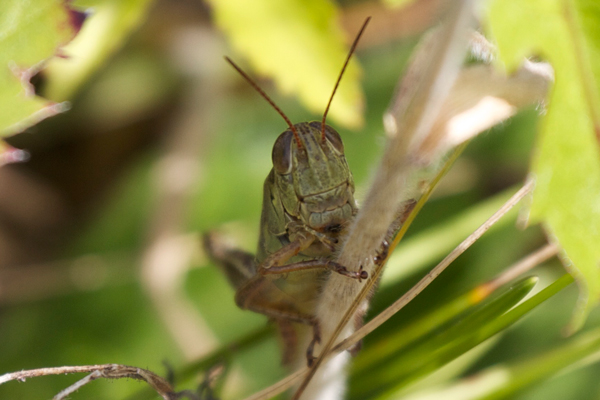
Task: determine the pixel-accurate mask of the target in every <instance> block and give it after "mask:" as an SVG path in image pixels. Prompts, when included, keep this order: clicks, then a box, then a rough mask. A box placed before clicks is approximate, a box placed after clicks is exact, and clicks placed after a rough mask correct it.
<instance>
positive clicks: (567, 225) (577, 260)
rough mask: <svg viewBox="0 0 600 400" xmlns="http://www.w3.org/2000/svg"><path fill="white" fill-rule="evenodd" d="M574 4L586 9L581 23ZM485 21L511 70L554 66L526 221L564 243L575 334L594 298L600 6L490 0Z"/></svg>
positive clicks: (598, 249)
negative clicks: (529, 62)
mask: <svg viewBox="0 0 600 400" xmlns="http://www.w3.org/2000/svg"><path fill="white" fill-rule="evenodd" d="M578 8H579V9H580V10H585V12H586V14H585V18H584V19H583V21H585V23H583V24H581V23H580V22H579V14H578ZM582 15H583V14H582ZM488 19H489V21H488V22H489V26H490V29H491V32H492V33H493V35H494V37H495V39H496V41H497V43H498V47H499V51H500V56H501V58H502V60H503V61H504V62H505V63H506V65H507V66H508V68H509V69H514V68H516V67H517V66H518V65H519V64H520V63H521V62H522V60H523V57H526V56H531V55H539V56H542V57H543V58H545V59H547V60H548V61H549V62H550V63H551V64H552V66H553V67H554V70H555V75H556V83H555V85H554V89H553V91H552V94H551V96H550V104H549V106H548V112H547V114H546V115H545V116H544V117H543V119H542V121H541V124H540V132H539V137H538V143H537V148H536V153H535V157H534V160H533V163H532V173H533V174H534V175H535V177H536V188H535V193H534V199H533V202H532V207H531V220H532V222H543V223H544V226H545V227H546V230H547V232H548V234H549V237H550V239H551V240H552V241H558V243H559V244H560V245H561V246H562V248H563V249H564V252H563V253H562V257H561V258H562V260H563V263H564V264H565V266H566V268H567V270H568V271H569V273H571V274H572V275H573V277H574V278H575V279H576V281H577V283H578V285H579V288H580V301H579V302H578V305H577V309H576V311H575V314H574V316H573V319H572V321H571V323H570V327H569V329H570V331H571V332H573V331H575V330H577V329H579V328H580V327H581V326H582V325H583V323H584V321H585V318H586V316H587V315H588V313H589V312H590V310H591V309H592V308H593V307H594V306H596V305H597V304H598V301H599V300H600V268H599V266H600V264H599V262H600V246H598V243H600V208H599V207H598V204H600V152H599V150H600V147H599V143H598V136H597V135H598V133H600V117H599V116H600V109H599V107H598V104H600V102H599V101H598V81H595V78H596V79H598V78H600V62H599V61H600V56H599V55H598V47H597V46H598V43H599V39H600V31H599V29H598V26H600V7H599V6H598V4H597V2H592V1H589V0H580V1H578V2H577V3H575V2H574V1H571V0H526V1H525V0H502V1H498V0H495V1H493V2H492V4H491V7H490V9H489V15H488ZM592 45H595V46H596V47H595V48H594V47H592ZM590 54H591V55H590Z"/></svg>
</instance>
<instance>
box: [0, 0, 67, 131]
mask: <svg viewBox="0 0 600 400" xmlns="http://www.w3.org/2000/svg"><path fill="white" fill-rule="evenodd" d="M65 4H66V2H64V1H60V0H27V1H26V0H3V1H1V2H0V136H9V135H12V134H15V133H18V132H20V131H22V130H24V129H25V128H27V127H29V126H31V125H34V124H35V123H37V122H38V121H40V120H42V119H44V118H47V117H49V116H52V115H54V114H56V113H59V112H61V111H64V109H65V107H64V106H62V105H59V104H55V103H53V102H50V101H48V100H45V99H43V98H41V97H38V96H36V95H35V94H34V93H33V89H32V88H31V85H30V83H29V79H30V78H31V76H33V75H34V74H35V73H36V72H37V71H38V70H39V68H40V67H41V66H42V64H43V62H44V61H45V60H47V59H49V58H51V57H53V56H54V55H56V53H57V51H58V48H59V47H61V46H62V45H64V44H65V43H67V42H68V41H69V40H71V38H72V37H73V35H74V34H75V28H74V27H73V24H72V20H71V15H70V13H69V10H68V9H67V7H66V6H65Z"/></svg>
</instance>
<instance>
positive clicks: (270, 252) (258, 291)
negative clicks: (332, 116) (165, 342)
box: [204, 19, 368, 365]
mask: <svg viewBox="0 0 600 400" xmlns="http://www.w3.org/2000/svg"><path fill="white" fill-rule="evenodd" d="M367 23H368V19H367V20H366V21H365V23H364V24H363V26H362V28H361V30H360V32H359V33H358V35H357V37H356V39H355V40H354V43H353V44H352V47H351V50H350V52H349V54H348V57H347V59H346V62H345V63H344V66H343V68H342V71H341V73H340V75H339V77H338V79H337V82H336V84H335V87H334V90H333V93H332V95H331V97H330V99H329V103H328V104H327V107H326V109H325V112H324V114H323V119H322V121H321V122H302V123H299V124H295V125H293V124H292V123H291V122H290V120H289V119H288V117H287V116H286V115H285V114H284V113H283V112H282V111H281V110H280V109H279V107H277V105H275V103H274V102H273V101H272V100H271V99H270V98H269V97H268V96H267V95H266V94H265V93H264V92H263V91H262V89H261V88H260V87H259V86H258V85H257V84H256V83H255V82H254V81H253V80H252V79H251V78H250V77H249V76H248V75H246V74H245V73H244V72H243V71H242V70H241V69H240V68H239V67H238V66H237V65H236V64H235V63H234V62H233V61H231V60H230V59H229V58H227V57H226V60H227V61H228V62H229V63H230V64H231V65H232V66H233V67H234V68H235V69H236V70H237V71H238V72H239V73H240V74H241V75H242V76H243V77H244V78H245V79H246V80H247V81H248V82H249V83H250V85H252V86H253V87H254V88H255V89H256V90H257V91H258V92H259V93H260V94H261V95H262V96H263V97H264V98H265V99H266V100H267V101H268V102H269V103H270V104H271V106H272V107H273V108H274V109H275V110H276V111H277V112H278V113H279V114H280V115H281V116H282V117H283V119H284V120H285V121H286V123H287V125H288V127H289V129H287V130H286V131H284V132H283V133H282V134H281V135H279V137H278V138H277V140H276V141H275V144H274V146H273V153H272V159H273V169H272V170H271V172H270V173H269V175H268V176H267V179H266V181H265V184H264V192H263V205H262V215H261V224H260V238H259V242H258V252H257V254H256V257H255V256H253V255H252V254H249V253H247V252H244V251H240V250H237V249H234V248H232V247H230V246H228V245H226V244H225V243H224V242H223V241H222V240H221V239H220V238H219V236H218V235H216V234H214V233H210V234H207V235H205V237H204V246H205V249H206V251H207V253H208V255H209V257H210V258H211V259H212V260H213V261H214V262H215V263H216V264H217V265H218V266H219V267H220V268H221V269H222V270H223V271H224V272H225V274H226V276H227V278H228V279H229V281H230V283H231V284H232V285H233V286H234V287H235V288H236V296H235V300H236V303H237V305H238V306H239V307H240V308H242V309H248V310H251V311H254V312H257V313H261V314H264V315H266V316H268V317H270V318H271V319H273V320H274V321H275V322H276V323H277V324H278V326H279V328H280V330H281V333H282V337H283V339H284V343H285V345H286V351H285V352H284V362H285V361H286V360H289V359H290V358H291V357H292V356H293V354H294V353H295V343H296V340H297V338H296V334H295V330H294V328H293V323H300V324H306V325H309V326H312V329H313V333H312V335H313V337H312V341H311V342H310V344H309V346H308V349H307V352H306V357H307V359H308V364H309V365H310V364H311V362H312V361H313V359H314V357H313V356H312V353H313V348H314V346H315V345H316V344H317V343H319V342H320V335H319V322H318V321H317V320H316V317H315V308H316V305H317V301H318V298H319V294H320V291H321V288H322V286H323V283H324V282H325V280H326V279H327V277H328V275H329V274H331V273H338V274H341V275H344V276H347V277H349V278H351V279H356V280H357V281H359V282H361V281H362V280H363V279H366V278H368V274H367V272H366V271H363V270H362V268H361V269H360V270H359V271H348V270H347V269H346V268H345V267H344V266H342V265H340V264H338V263H336V262H334V261H333V258H334V255H335V252H336V248H337V245H338V242H339V241H340V239H341V238H342V237H343V236H344V234H345V227H346V226H347V225H348V222H349V221H350V220H351V219H352V218H353V217H354V216H355V215H356V213H357V211H358V208H357V204H356V201H355V200H354V181H353V179H352V173H351V172H350V169H349V168H348V164H347V163H346V158H345V156H344V145H343V143H342V139H341V137H340V135H339V134H338V133H337V132H336V131H335V130H334V129H333V128H332V127H330V126H329V125H326V124H325V119H326V116H327V111H328V110H329V106H330V105H331V101H332V99H333V96H334V94H335V92H336V90H337V87H338V85H339V82H340V80H341V77H342V75H343V73H344V70H345V69H346V66H347V65H348V61H349V60H350V57H351V56H352V53H353V52H354V50H355V48H356V45H357V43H358V40H359V39H360V36H361V35H362V33H363V31H364V29H365V27H366V25H367Z"/></svg>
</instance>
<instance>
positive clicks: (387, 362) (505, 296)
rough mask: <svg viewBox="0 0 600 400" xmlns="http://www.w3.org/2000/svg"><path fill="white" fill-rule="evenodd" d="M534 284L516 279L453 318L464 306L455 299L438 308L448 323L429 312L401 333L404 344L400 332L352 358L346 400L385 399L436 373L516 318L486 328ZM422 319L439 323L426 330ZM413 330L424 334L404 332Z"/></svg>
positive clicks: (534, 282)
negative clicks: (350, 398) (352, 367)
mask: <svg viewBox="0 0 600 400" xmlns="http://www.w3.org/2000/svg"><path fill="white" fill-rule="evenodd" d="M536 283H537V278H535V277H529V278H525V279H522V280H520V281H518V282H516V283H514V284H512V285H511V286H510V287H509V288H507V289H505V290H504V291H500V292H499V293H498V294H495V295H494V296H492V297H491V298H490V299H487V300H486V301H484V302H482V303H476V304H473V305H472V306H471V307H470V308H469V309H467V310H466V311H463V312H462V313H460V314H456V312H457V311H461V308H462V307H460V304H461V303H463V304H464V301H465V300H467V301H469V299H465V298H459V299H457V300H456V301H454V302H452V303H456V305H453V306H452V307H451V308H447V309H446V308H444V311H445V312H446V313H448V314H450V315H449V317H450V318H452V320H450V321H449V322H446V321H447V319H444V318H440V315H439V314H438V313H436V312H433V313H431V314H430V315H429V316H427V317H425V318H423V320H421V321H418V322H417V327H416V328H415V327H410V326H409V327H408V328H407V330H408V332H409V334H408V335H406V337H407V338H408V340H406V338H405V337H404V334H403V333H404V332H403V331H399V332H397V334H394V335H391V336H390V337H387V338H386V339H385V341H386V343H387V345H383V346H377V347H374V348H373V349H370V350H369V352H368V353H367V355H366V356H365V357H363V356H359V357H358V358H357V360H356V364H355V369H354V371H353V378H352V379H351V380H350V382H351V388H352V390H351V394H352V398H366V397H368V398H372V397H373V396H375V395H377V396H380V395H382V394H384V393H387V394H388V395H385V394H384V395H383V397H382V398H388V397H389V394H391V393H396V392H397V390H398V389H399V388H401V387H405V386H406V385H408V384H409V383H412V382H414V381H415V380H417V379H419V378H421V377H424V376H426V375H428V374H430V373H432V372H434V371H436V370H437V369H439V368H440V367H441V366H443V365H445V364H446V363H448V362H450V361H451V360H453V359H455V358H457V357H459V356H460V355H462V354H464V353H466V352H467V351H468V350H470V349H472V348H474V347H475V346H477V345H478V344H480V343H482V342H483V341H484V340H486V339H488V338H490V337H492V336H493V335H494V334H496V333H498V332H499V331H500V330H502V329H504V328H506V327H507V326H509V325H511V324H512V323H514V322H516V321H517V320H518V318H520V317H517V318H514V319H512V320H511V321H510V323H507V324H504V325H502V326H501V327H500V326H495V328H496V329H493V330H490V329H487V327H488V325H489V323H490V321H494V320H495V319H497V318H498V317H499V316H501V315H502V314H504V313H505V312H506V311H507V310H509V309H510V308H511V307H513V306H514V305H515V304H517V303H518V302H519V301H520V300H522V299H523V298H524V297H525V296H526V295H527V293H529V292H530V291H531V289H533V287H534V286H535V284H536ZM428 318H432V319H433V321H438V322H439V324H438V325H435V326H433V325H431V324H430V323H428V321H427V319H428ZM418 326H423V327H426V328H428V329H429V331H428V332H425V331H422V332H420V333H421V336H420V337H416V336H415V335H411V334H410V333H411V332H410V331H411V330H414V329H417V330H418ZM376 349H379V350H380V351H376ZM373 353H375V354H376V357H374V354H373ZM362 360H366V361H362Z"/></svg>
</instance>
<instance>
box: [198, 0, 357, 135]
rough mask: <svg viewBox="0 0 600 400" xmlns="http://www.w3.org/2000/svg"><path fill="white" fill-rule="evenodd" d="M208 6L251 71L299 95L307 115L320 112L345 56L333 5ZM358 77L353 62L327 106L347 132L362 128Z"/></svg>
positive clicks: (232, 2) (316, 0) (231, 1)
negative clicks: (347, 128) (307, 110)
mask: <svg viewBox="0 0 600 400" xmlns="http://www.w3.org/2000/svg"><path fill="white" fill-rule="evenodd" d="M209 3H210V4H211V6H212V7H213V11H214V18H215V22H216V23H217V25H218V26H219V27H220V28H221V29H222V30H223V31H224V32H225V34H226V35H227V36H228V38H229V40H230V42H231V45H232V46H233V48H234V49H235V51H237V52H238V53H240V54H242V55H243V56H244V57H246V58H247V59H248V61H249V62H250V65H251V67H252V68H253V69H254V70H256V71H257V72H258V73H260V74H263V75H267V76H271V77H273V79H274V80H275V82H276V83H277V85H278V86H279V88H280V89H281V90H282V91H283V92H284V93H287V94H293V95H295V96H297V97H298V98H299V99H300V101H301V102H302V103H303V104H304V105H305V106H306V107H307V108H308V109H310V110H311V111H313V112H315V113H317V114H322V113H323V111H324V110H325V105H326V104H327V100H328V99H329V97H330V96H331V92H332V90H333V87H334V84H335V81H336V79H337V76H338V75H339V73H340V71H341V69H342V65H343V63H344V60H345V58H346V55H347V53H348V46H347V45H346V43H345V41H344V32H343V31H342V28H341V26H340V25H339V23H338V21H337V19H336V18H335V14H336V8H335V6H334V5H333V4H332V3H331V2H329V1H322V0H290V1H285V2H282V1H272V0H256V1H253V2H252V6H251V7H248V6H247V3H246V2H245V1H243V0H209ZM233 58H234V59H235V58H237V57H235V56H234V57H233ZM223 65H224V68H225V64H223ZM359 75H360V73H359V68H358V66H357V65H356V62H355V61H354V60H351V62H350V65H349V66H348V69H347V70H346V72H345V74H344V78H343V79H342V83H341V84H340V87H339V89H338V92H337V93H336V95H335V100H334V101H333V103H332V105H331V110H330V115H331V118H332V119H334V120H335V121H336V122H337V123H338V124H340V125H344V126H346V127H355V128H356V127H359V126H360V125H362V123H363V120H362V119H363V117H362V105H363V95H362V92H361V89H360V86H359V82H358V78H359Z"/></svg>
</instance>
